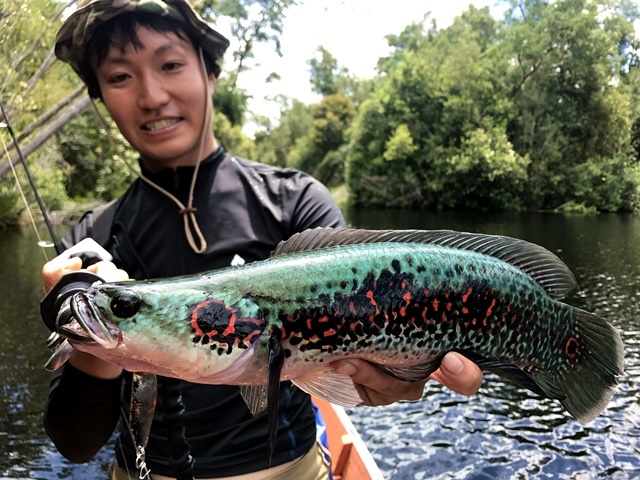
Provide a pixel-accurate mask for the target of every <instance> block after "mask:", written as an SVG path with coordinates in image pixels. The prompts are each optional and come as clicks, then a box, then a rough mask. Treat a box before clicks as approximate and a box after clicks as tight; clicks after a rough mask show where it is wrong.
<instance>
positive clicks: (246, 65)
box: [0, 0, 640, 225]
mask: <svg viewBox="0 0 640 480" xmlns="http://www.w3.org/2000/svg"><path fill="white" fill-rule="evenodd" d="M307 1H310V0H307ZM294 3H301V2H300V1H298V2H295V1H294V0H204V1H200V0H196V1H195V2H193V4H194V5H195V6H196V7H197V9H198V10H199V11H200V13H201V14H202V16H203V17H204V18H206V19H207V20H209V21H210V22H212V23H213V24H215V23H216V20H217V19H220V18H221V17H226V20H227V21H228V22H230V25H231V29H232V32H233V35H234V37H236V38H238V39H239V40H240V41H239V42H238V47H237V49H234V51H228V52H227V55H226V58H225V69H224V72H223V74H222V76H221V78H220V80H219V81H218V85H217V87H216V92H215V95H214V107H215V112H216V113H215V116H214V120H213V128H214V131H215V134H216V137H217V139H218V141H219V142H220V143H221V144H222V145H223V146H224V147H225V149H227V150H228V151H231V152H232V153H234V154H236V155H238V156H242V157H246V158H250V159H252V160H256V161H261V162H264V163H269V164H273V165H278V166H281V167H293V168H297V169H300V170H303V171H306V172H308V173H310V174H311V175H313V176H315V177H316V178H317V179H319V180H320V181H322V182H323V183H324V184H325V185H327V186H328V187H329V188H330V189H331V190H332V192H333V193H334V195H335V196H336V198H337V199H338V200H339V201H340V204H341V206H345V207H346V206H353V207H359V208H362V207H367V208H386V209H425V210H476V211H508V210H509V211H563V212H577V213H597V212H636V211H638V210H640V43H639V42H640V36H639V35H638V33H637V32H636V31H635V29H634V24H635V25H636V26H637V25H640V21H639V19H640V7H639V5H638V3H636V2H634V1H632V0H599V1H593V0H555V1H553V0H504V1H502V2H501V3H502V4H503V5H502V6H503V7H504V8H502V9H501V11H502V12H503V15H502V17H501V18H494V17H493V16H492V15H491V12H490V10H489V9H488V8H482V9H479V8H476V7H474V6H473V5H470V6H469V7H468V8H467V9H466V10H465V11H464V12H463V13H462V14H461V15H459V16H458V17H456V18H455V20H454V21H453V23H452V24H451V25H449V26H447V27H444V28H441V27H440V26H438V25H437V24H436V22H435V21H434V20H433V19H431V18H430V17H429V16H428V15H427V16H426V17H425V18H424V19H417V20H416V21H415V22H414V23H412V24H410V25H407V26H406V27H405V28H404V30H402V31H400V32H396V33H390V34H389V35H388V36H387V37H386V39H387V42H388V44H389V46H390V54H389V55H388V56H386V57H383V58H380V59H379V60H378V64H377V72H376V75H374V76H373V78H358V77H356V76H355V75H353V74H352V73H351V72H350V71H349V66H348V65H340V64H339V63H338V61H337V60H336V58H335V57H334V55H333V54H332V52H330V51H328V50H327V49H325V48H324V47H323V46H322V45H319V46H318V50H317V52H316V55H315V56H314V57H313V58H311V59H309V61H308V67H309V81H310V84H311V86H312V88H313V90H314V91H315V92H317V93H318V94H320V95H321V100H320V101H319V102H317V103H314V104H305V103H303V102H301V101H300V100H298V99H295V98H286V97H282V98H279V105H280V116H279V119H277V120H275V121H274V120H273V119H269V118H261V117H256V116H255V115H253V114H252V112H251V111H249V108H248V99H249V98H250V95H251V92H247V91H245V90H243V89H242V88H240V87H239V86H238V78H240V77H241V76H242V75H247V74H248V73H250V69H251V64H252V60H254V57H255V45H256V44H258V43H268V44H272V45H273V46H274V48H275V49H276V51H278V50H279V48H280V37H281V35H282V31H283V21H284V18H285V17H286V14H287V9H288V8H290V7H291V6H292V5H293V4H294ZM74 5H75V2H74V1H71V2H70V1H68V0H66V1H59V0H16V1H11V2H9V1H4V2H2V3H0V103H1V104H2V105H3V106H4V108H5V109H6V111H7V118H8V119H10V120H11V124H12V126H13V129H14V131H15V132H16V135H17V138H18V142H19V144H20V146H21V147H22V148H21V149H22V151H23V153H24V155H25V156H26V158H27V160H26V161H27V163H28V165H29V167H30V169H31V172H32V174H33V177H34V179H35V183H36V184H37V185H38V189H39V191H40V195H41V197H42V199H43V201H44V202H45V204H46V206H47V209H48V210H50V211H62V212H66V213H65V214H67V215H68V214H73V212H76V213H77V212H78V211H81V210H82V209H85V208H87V206H88V205H95V204H98V203H101V202H105V201H108V200H110V199H112V198H115V197H117V196H119V195H120V194H122V193H123V192H124V190H125V189H126V188H127V186H128V185H129V184H130V183H131V181H132V180H133V179H134V175H133V174H132V173H131V172H130V171H129V170H128V169H127V167H126V166H125V163H124V162H123V157H125V158H127V159H129V160H131V161H132V162H134V163H135V162H136V161H137V158H136V154H135V152H133V151H132V150H131V148H130V147H128V146H127V144H126V141H125V140H124V139H123V138H122V136H121V135H120V134H119V132H118V130H117V129H116V128H115V125H113V124H112V123H110V120H109V119H108V115H106V113H105V112H104V111H103V114H102V117H104V118H105V119H106V120H107V121H106V123H102V121H101V119H100V116H98V115H96V112H95V109H98V110H103V107H102V106H101V105H100V104H99V103H98V104H96V105H93V104H92V103H91V101H90V99H89V97H88V95H87V93H86V90H85V89H84V88H83V86H82V84H81V83H80V81H79V79H78V78H77V77H76V75H75V74H74V72H73V71H72V70H71V68H70V67H68V66H67V65H65V64H62V63H61V62H59V61H56V59H55V56H54V55H53V43H54V36H55V33H56V31H57V29H58V27H59V25H60V24H61V22H62V19H63V18H64V15H65V14H66V13H65V12H68V11H69V9H70V8H73V7H74ZM381 8H382V7H381ZM345 48H348V46H345ZM333 53H336V52H333ZM281 73H282V72H273V74H272V75H279V74H281ZM265 81H268V79H265ZM0 120H1V119H0ZM249 120H251V121H252V122H254V123H255V122H257V124H258V129H257V132H256V134H255V136H254V137H253V138H250V137H248V136H247V135H245V134H244V133H243V126H244V125H245V122H247V121H249ZM106 130H108V131H109V132H110V135H106V133H107V132H106ZM110 139H112V140H110ZM0 147H1V148H2V160H0V224H5V225H7V224H13V223H18V222H21V221H23V220H24V219H23V217H24V214H25V207H24V203H23V201H22V199H21V197H20V191H19V189H18V187H17V183H16V179H15V178H14V171H15V173H16V174H17V176H18V178H19V180H20V184H22V185H23V188H24V190H25V195H27V198H28V199H31V198H32V197H33V193H32V192H31V191H30V189H29V188H28V187H24V186H25V185H27V183H26V179H25V174H24V169H23V168H21V166H20V165H19V163H20V162H19V160H20V158H19V156H18V155H17V152H16V149H15V148H14V147H13V144H12V141H11V137H10V136H9V135H7V134H6V129H0ZM12 162H13V163H14V164H15V168H14V169H12V168H11V165H12Z"/></svg>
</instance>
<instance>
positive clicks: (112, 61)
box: [100, 43, 184, 67]
mask: <svg viewBox="0 0 640 480" xmlns="http://www.w3.org/2000/svg"><path fill="white" fill-rule="evenodd" d="M143 48H144V47H143ZM174 49H178V50H184V48H183V47H182V46H180V45H176V44H175V43H166V44H164V45H161V46H159V47H158V48H156V50H155V51H154V52H153V55H154V56H156V57H157V56H160V55H162V54H163V53H165V52H167V51H169V50H174ZM122 50H123V49H120V51H122ZM130 63H131V60H129V59H128V58H127V57H126V56H125V55H123V54H121V55H117V56H114V55H107V57H106V58H105V59H104V60H103V61H102V62H101V65H100V67H103V66H106V65H128V64H130Z"/></svg>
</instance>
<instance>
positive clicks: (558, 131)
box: [346, 0, 640, 211]
mask: <svg viewBox="0 0 640 480" xmlns="http://www.w3.org/2000/svg"><path fill="white" fill-rule="evenodd" d="M637 18H638V8H637V7H636V8H632V7H631V6H630V4H629V3H625V0H622V1H617V0H605V1H598V2H596V1H592V0H572V1H562V2H549V1H546V0H513V1H511V2H510V8H509V9H508V10H507V12H506V15H505V18H504V20H503V21H498V20H495V19H493V18H492V17H491V16H490V14H489V11H488V9H477V8H475V7H473V6H470V7H469V9H468V10H467V11H466V12H464V13H463V14H462V15H460V16H459V17H458V18H456V19H455V20H454V22H453V24H452V25H451V26H450V27H448V28H445V29H442V30H438V29H437V28H436V25H435V23H434V22H431V23H428V20H429V19H428V18H426V19H425V21H424V22H423V23H414V24H412V25H409V26H408V27H407V28H405V30H404V31H403V32H401V33H400V34H399V35H397V36H396V35H389V36H388V37H387V39H388V41H389V44H390V46H391V47H392V48H393V51H392V52H391V54H390V55H389V56H387V57H385V58H382V59H380V61H379V63H378V65H379V68H380V70H381V71H382V72H383V73H384V77H383V80H382V82H381V84H380V86H379V88H378V89H377V91H376V92H375V93H374V94H373V95H371V96H370V97H369V99H368V100H367V101H366V102H364V103H363V104H362V105H361V106H360V109H359V112H358V115H357V117H356V120H355V122H354V126H353V129H352V133H351V141H350V145H349V149H348V152H347V168H346V171H347V174H346V178H347V182H348V186H349V191H350V195H351V203H352V204H353V205H355V206H376V207H390V208H407V207H414V208H465V209H477V210H508V209H519V208H528V209H540V208H542V209H553V208H555V207H557V206H558V205H563V204H565V203H566V202H568V201H569V200H574V203H575V204H583V205H585V206H586V207H591V206H593V207H594V208H596V209H598V210H600V211H627V210H631V209H635V208H637V205H638V202H637V191H638V188H639V186H640V178H639V177H638V175H637V168H636V165H637V161H638V158H639V154H638V152H639V151H640V147H638V145H640V140H638V138H640V134H639V133H638V131H640V127H638V125H640V120H639V118H640V108H639V107H638V99H639V98H640V75H639V74H638V68H639V65H638V63H639V62H638V56H637V46H638V40H637V39H636V38H635V34H634V30H633V26H632V24H633V21H634V20H636V19H637Z"/></svg>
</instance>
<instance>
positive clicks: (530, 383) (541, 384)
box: [456, 350, 565, 399]
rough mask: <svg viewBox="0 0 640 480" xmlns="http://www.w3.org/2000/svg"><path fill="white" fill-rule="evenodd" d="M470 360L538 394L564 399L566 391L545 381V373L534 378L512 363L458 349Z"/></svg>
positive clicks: (482, 368) (481, 367)
mask: <svg viewBox="0 0 640 480" xmlns="http://www.w3.org/2000/svg"><path fill="white" fill-rule="evenodd" d="M456 351H457V352H458V353H460V354H462V355H464V356H465V357H467V358H468V359H469V360H472V361H473V362H474V363H475V364H476V365H477V366H478V367H480V369H481V370H485V371H487V372H491V373H495V374H496V375H498V376H499V377H502V378H504V379H505V380H508V381H510V382H511V383H513V384H515V385H517V386H518V387H522V388H526V389H527V390H530V391H532V392H533V393H535V394H536V395H539V396H541V397H546V398H554V399H563V398H565V395H564V393H563V392H562V391H561V390H560V389H558V388H557V387H556V386H554V384H553V383H552V382H545V381H544V375H540V374H539V375H537V376H536V377H535V378H536V379H535V380H534V376H533V375H532V374H528V373H526V372H525V371H523V370H521V369H520V368H518V367H517V366H515V365H513V364H512V363H508V362H505V361H502V360H497V359H494V358H486V357H483V356H482V355H478V354H477V353H474V352H471V351H468V350H456Z"/></svg>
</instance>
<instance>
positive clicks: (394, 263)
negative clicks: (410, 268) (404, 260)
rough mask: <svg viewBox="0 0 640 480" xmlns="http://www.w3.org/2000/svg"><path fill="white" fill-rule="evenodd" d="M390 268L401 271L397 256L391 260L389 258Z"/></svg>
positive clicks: (397, 271) (396, 271)
mask: <svg viewBox="0 0 640 480" xmlns="http://www.w3.org/2000/svg"><path fill="white" fill-rule="evenodd" d="M391 268H393V271H394V272H395V273H400V272H401V271H402V265H401V264H400V261H399V260H398V259H397V258H394V259H393V260H391Z"/></svg>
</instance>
